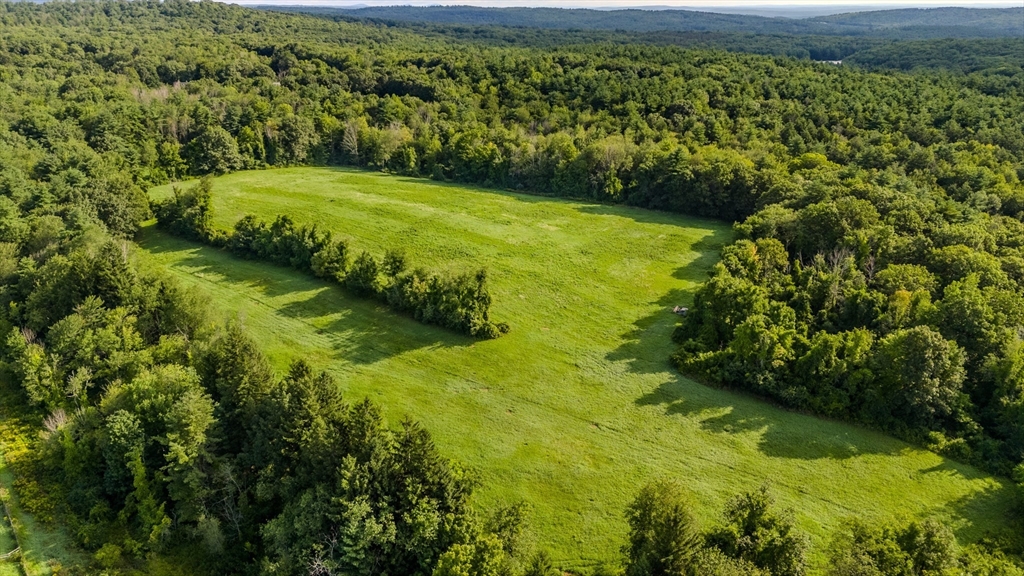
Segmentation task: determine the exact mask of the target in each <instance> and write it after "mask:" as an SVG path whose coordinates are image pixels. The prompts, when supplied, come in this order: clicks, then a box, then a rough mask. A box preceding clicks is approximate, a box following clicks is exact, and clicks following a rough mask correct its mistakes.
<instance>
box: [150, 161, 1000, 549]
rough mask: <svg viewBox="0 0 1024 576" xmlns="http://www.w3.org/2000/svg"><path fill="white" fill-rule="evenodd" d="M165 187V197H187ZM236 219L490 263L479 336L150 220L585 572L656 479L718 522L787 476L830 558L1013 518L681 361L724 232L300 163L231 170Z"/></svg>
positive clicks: (220, 185)
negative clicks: (851, 531)
mask: <svg viewBox="0 0 1024 576" xmlns="http://www.w3.org/2000/svg"><path fill="white" fill-rule="evenodd" d="M168 191H169V188H167V187H164V188H161V189H157V190H155V191H154V192H153V194H154V195H156V196H159V195H162V194H167V193H168ZM214 206H215V210H216V222H217V225H218V226H220V227H223V228H228V227H230V226H231V225H232V224H233V223H234V222H235V221H236V220H238V219H239V218H240V217H242V216H243V215H244V214H246V213H254V214H257V215H258V216H260V217H261V218H263V219H266V220H272V219H273V218H274V216H275V215H277V214H280V213H283V214H288V215H289V216H291V217H292V218H293V219H294V220H295V221H296V222H298V223H318V224H320V225H322V226H324V227H326V228H327V229H330V230H332V231H334V232H335V233H337V234H341V235H342V236H345V237H349V238H351V240H352V245H353V246H354V247H355V248H356V249H357V250H359V249H363V248H366V249H368V250H370V251H372V252H375V253H377V254H378V255H379V254H381V253H383V251H384V250H385V249H386V248H388V247H397V246H402V247H404V248H405V249H406V250H407V253H408V256H409V258H410V261H411V263H412V264H413V265H424V266H427V267H430V268H447V267H450V268H451V269H453V270H473V269H476V268H478V267H480V266H484V267H486V268H487V269H488V271H489V273H490V279H491V292H492V295H493V297H494V305H493V307H492V317H493V318H494V319H495V320H498V321H507V322H509V323H510V324H511V325H512V332H511V333H510V334H508V335H507V336H505V337H503V338H500V339H498V340H494V341H475V340H472V339H470V338H466V337H461V336H457V335H453V334H451V333H449V332H446V331H444V330H441V329H437V328H434V327H429V326H423V325H421V324H418V323H416V322H415V321H413V320H412V319H410V318H406V317H403V316H399V315H396V314H394V313H392V312H389V311H388V310H386V309H385V308H384V307H382V306H377V305H376V304H374V303H372V302H370V301H367V300H362V299H359V298H355V297H352V296H349V295H348V294H347V293H345V292H344V291H343V290H341V289H340V288H338V287H336V286H333V285H330V284H327V283H325V282H323V281H320V280H316V279H313V278H311V277H306V276H304V275H302V274H300V273H297V272H294V271H292V270H289V269H284V268H278V267H274V266H270V265H267V264H265V263H260V262H254V261H245V260H241V259H238V258H235V257H233V256H231V255H229V254H227V253H225V252H220V251H217V250H215V249H211V248H207V247H203V246H200V245H197V244H194V243H190V242H186V241H182V240H178V239H176V238H173V237H170V236H168V235H165V234H162V233H159V232H157V231H156V230H155V229H154V228H153V227H148V228H146V229H145V230H144V231H143V233H142V235H141V237H140V243H141V244H142V246H143V248H144V252H143V253H142V255H141V257H142V258H144V259H145V260H148V261H150V262H152V263H155V264H157V265H161V266H163V267H165V268H166V269H167V270H169V271H171V272H172V273H173V274H174V275H176V276H177V277H179V278H180V279H182V281H184V282H185V283H186V284H190V285H198V286H200V287H201V288H202V289H203V290H204V291H205V292H206V293H208V294H209V295H210V296H211V299H212V302H213V306H214V308H215V309H216V310H217V311H218V312H219V313H222V314H224V315H225V316H229V315H236V314H237V315H238V316H239V317H241V318H242V319H243V321H244V323H245V325H246V326H247V328H248V329H249V331H250V333H251V334H252V335H253V336H254V337H256V338H257V339H258V340H259V341H260V342H261V344H262V345H263V347H264V350H265V351H266V352H267V353H268V354H269V355H270V356H271V358H272V359H273V360H274V362H275V364H276V365H277V366H278V367H279V368H281V369H283V368H284V367H285V365H286V363H287V362H288V360H289V359H292V358H295V357H297V356H300V355H301V356H305V357H306V358H308V359H309V360H310V361H311V362H312V363H313V364H314V365H316V366H318V367H321V368H324V369H326V370H328V371H329V372H330V373H332V374H333V375H334V376H335V377H336V378H337V379H338V381H339V382H340V385H341V386H342V387H343V389H344V390H345V392H346V394H347V395H348V397H349V398H350V399H352V400H355V399H359V398H362V397H364V396H369V397H370V398H372V399H374V400H375V401H376V402H378V403H380V404H381V405H383V406H384V407H385V409H386V413H387V414H388V417H389V420H390V421H392V422H397V421H398V420H399V419H400V418H401V417H403V416H404V415H410V416H412V417H413V418H415V419H417V420H419V421H421V422H422V423H423V424H424V425H425V426H426V427H427V428H428V429H429V430H430V431H431V432H432V433H433V434H434V436H435V438H436V440H437V442H438V444H439V446H440V447H441V450H442V452H444V453H445V454H448V455H450V456H451V457H453V458H456V459H458V460H460V461H461V462H464V463H466V464H468V465H470V466H472V467H474V468H475V469H477V470H478V471H479V475H480V478H481V480H482V486H481V489H480V491H479V492H478V494H479V500H480V502H481V504H483V505H484V506H486V505H490V504H493V503H496V502H508V501H512V500H518V499H525V500H526V501H528V502H530V503H531V504H532V506H533V512H532V514H531V523H532V532H533V535H534V537H535V539H536V540H537V543H538V544H539V545H541V546H545V547H548V548H549V549H550V550H551V551H552V553H553V555H554V557H555V558H556V559H557V560H558V561H559V563H560V564H561V565H563V566H565V567H575V566H580V565H584V564H594V563H597V562H602V561H608V560H612V559H614V558H615V556H616V554H617V553H618V549H619V546H620V545H621V544H622V542H623V536H624V533H625V523H624V522H623V520H622V511H623V508H624V507H625V505H626V503H627V502H628V501H629V499H630V498H631V497H632V496H633V495H634V493H635V492H636V490H637V489H638V487H639V485H640V484H642V483H643V482H645V481H646V480H648V479H652V478H657V477H663V476H675V477H678V478H679V479H681V480H682V481H683V482H684V483H685V484H686V485H688V486H689V487H690V488H691V490H692V491H693V493H694V496H695V499H696V500H697V501H698V502H699V504H700V506H701V511H702V514H703V519H704V521H705V522H707V523H710V522H713V521H714V520H715V519H716V516H717V514H718V512H719V510H720V509H721V505H722V504H723V502H724V501H725V499H726V498H728V497H729V496H731V495H733V494H735V493H737V492H739V491H741V490H748V489H751V488H754V487H756V486H758V485H759V484H760V483H762V482H763V481H765V480H770V481H771V482H772V483H773V484H774V489H775V492H776V494H777V495H778V497H779V499H780V500H781V501H782V502H783V503H784V504H787V505H792V506H794V507H796V508H797V510H798V514H797V517H798V520H799V523H800V525H801V527H802V528H803V529H804V530H806V531H807V532H808V533H810V534H811V535H812V538H813V539H814V546H815V558H816V559H817V560H820V559H821V554H822V553H823V552H824V550H825V545H826V541H825V540H824V538H826V537H827V535H828V533H829V532H830V530H831V529H832V528H834V527H835V525H836V524H837V523H838V522H839V521H841V520H842V519H843V518H845V517H848V516H850V515H854V514H856V515H862V516H865V517H868V518H881V517H887V516H889V515H890V513H893V512H894V511H896V510H899V511H900V512H901V513H903V514H907V515H913V516H919V517H920V516H927V515H936V516H940V517H943V518H944V519H946V520H948V521H950V522H952V523H953V525H954V527H955V528H956V530H957V533H958V535H959V536H960V537H961V538H962V539H964V540H971V539H975V538H977V537H980V536H982V535H984V534H985V533H987V532H990V531H999V530H1002V529H1004V528H1005V526H1006V521H1007V518H1006V514H1007V513H1008V510H1009V509H1010V508H1011V502H1012V494H1011V492H1012V490H1011V488H1010V486H1009V484H1008V483H1003V482H1002V481H999V480H996V479H992V478H990V477H988V476H986V475H984V474H982V473H980V472H978V471H976V470H974V469H973V468H970V467H968V466H964V465H960V464H958V463H955V462H952V461H949V460H946V459H944V458H941V457H939V456H936V455H935V454H932V453H930V452H926V451H923V450H919V449H916V448H913V447H910V446H908V445H906V444H904V443H902V442H898V441H896V440H893V439H891V438H888V437H886V436H884V435H882V434H878V433H874V432H870V431H866V430H863V429H861V428H857V427H854V426H849V425H846V424H841V423H835V422H829V421H824V420H821V419H817V418H813V417H810V416H806V415H802V414H795V413H791V412H786V411H784V410H780V409H777V408H774V407H772V406H770V405H768V404H766V403H764V402H761V401H759V400H756V399H753V398H750V397H747V396H743V395H740V394H735V393H731V392H728V391H722V390H716V389H712V388H708V387H705V386H702V385H700V384H697V383H695V382H693V381H691V380H688V379H686V378H684V377H682V376H680V375H679V374H678V373H676V372H675V371H674V370H673V369H672V367H671V366H670V364H669V362H668V356H669V354H670V353H671V351H672V344H671V342H670V340H669V335H670V333H671V331H672V329H673V327H674V325H675V323H676V317H675V316H673V315H672V314H671V313H670V312H669V311H668V308H669V307H670V306H671V305H673V304H687V303H689V302H690V300H691V298H692V293H693V290H694V289H695V288H696V286H697V285H698V284H699V283H700V282H701V281H703V280H704V278H706V272H707V270H708V269H709V268H710V267H711V266H712V265H713V263H714V262H715V259H716V257H717V254H718V251H719V248H720V247H721V245H722V244H723V243H725V242H728V241H729V239H730V238H731V235H730V231H729V227H728V226H727V225H725V224H722V223H716V222H712V221H706V220H697V219H690V218H685V217H681V216H677V215H668V214H662V213H657V212H650V211H644V210H639V209H631V208H626V207H610V206H603V205H596V204H587V203H579V202H565V201H558V200H552V199H546V198H538V197H533V196H525V195H518V194H511V193H500V192H492V191H483V190H479V189H474V188H470V187H461V186H452V185H444V184H438V183H433V182H429V181H424V180H416V179H409V178H397V177H392V176H386V175H382V174H374V173H365V172H358V171H348V170H338V169H325V168H296V169H284V170H274V171H264V172H248V173H237V174H232V175H229V176H225V177H222V178H219V179H217V180H216V182H215V184H214Z"/></svg>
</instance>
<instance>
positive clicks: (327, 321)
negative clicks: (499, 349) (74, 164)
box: [137, 228, 476, 364]
mask: <svg viewBox="0 0 1024 576" xmlns="http://www.w3.org/2000/svg"><path fill="white" fill-rule="evenodd" d="M137 241H138V243H139V245H140V246H142V247H143V248H144V249H146V250H147V251H149V252H150V253H152V254H157V255H159V254H162V253H184V254H186V256H184V257H180V258H177V259H176V260H175V266H176V267H181V268H184V269H187V270H188V272H189V273H190V274H192V275H194V276H197V277H200V278H202V277H204V276H214V277H216V279H215V281H216V282H217V283H218V284H222V285H226V286H228V287H229V288H230V289H232V290H234V291H236V292H239V293H244V292H251V291H255V292H257V293H258V295H259V296H265V297H267V298H276V297H280V296H285V295H288V294H297V293H309V294H310V295H309V297H306V298H299V299H295V300H292V301H290V302H287V303H285V304H283V305H281V306H273V313H274V314H276V315H280V316H282V317H284V318H289V319H292V320H295V321H299V322H302V323H303V324H306V329H307V330H309V332H310V333H314V334H316V335H317V337H318V338H320V339H322V340H323V341H324V342H325V343H327V345H328V346H329V347H330V349H332V350H333V353H334V357H335V358H337V359H340V360H344V361H347V362H350V363H353V364H372V363H375V362H378V361H381V360H384V359H386V358H389V357H392V356H397V355H400V354H404V353H406V352H410V351H412V350H416V349H420V348H436V347H460V346H471V345H472V344H473V343H474V342H476V340H475V339H473V338H471V337H469V336H464V335H461V334H455V333H452V332H449V331H447V330H444V329H442V328H438V327H434V326H426V325H423V324H421V323H419V322H417V321H416V320H414V319H413V318H410V317H408V316H404V315H401V314H398V313H396V312H393V311H392V310H390V309H388V308H387V306H385V305H383V304H381V303H379V302H377V301H375V300H372V299H364V298H359V297H356V296H352V295H350V294H347V293H346V292H345V291H344V290H343V289H342V288H341V287H339V286H337V285H335V284H332V283H329V282H326V281H324V280H320V279H317V278H313V277H311V276H307V275H305V274H303V273H302V272H298V271H296V270H293V269H291V268H286V267H282V266H277V265H274V264H270V263H266V262H260V261H256V260H246V259H242V258H238V257H236V256H234V255H232V254H230V253H228V252H225V251H222V250H217V249H215V248H211V247H209V246H203V245H201V244H197V243H195V242H190V241H187V240H181V239H179V238H175V237H173V236H170V235H168V234H165V233H162V232H159V231H157V230H155V229H152V228H149V229H145V230H143V232H142V233H140V235H139V237H138V239H137ZM200 289H201V286H200ZM253 299H254V300H256V301H258V302H260V303H261V304H264V305H266V306H271V305H270V304H267V303H265V302H261V301H260V300H259V299H258V298H253Z"/></svg>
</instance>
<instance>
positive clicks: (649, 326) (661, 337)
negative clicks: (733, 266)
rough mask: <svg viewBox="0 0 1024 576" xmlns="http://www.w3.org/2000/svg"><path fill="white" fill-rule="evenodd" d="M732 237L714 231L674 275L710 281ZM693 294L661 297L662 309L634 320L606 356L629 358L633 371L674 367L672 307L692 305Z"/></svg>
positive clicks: (674, 319)
mask: <svg viewBox="0 0 1024 576" xmlns="http://www.w3.org/2000/svg"><path fill="white" fill-rule="evenodd" d="M729 238H730V235H729V234H728V233H727V232H726V231H725V230H718V229H716V230H713V231H712V233H711V234H710V235H708V236H705V237H704V238H702V239H701V240H700V241H699V242H697V243H696V244H694V245H693V248H692V250H693V251H694V252H697V254H698V255H697V257H696V258H694V259H693V260H691V261H690V262H688V263H687V264H686V265H684V266H680V267H679V268H677V269H676V270H675V272H673V273H672V277H673V278H676V279H678V280H686V281H689V282H694V283H697V284H700V283H703V282H704V281H705V280H707V278H708V273H709V272H710V271H711V267H712V266H714V265H715V263H716V262H718V259H719V255H720V254H719V253H720V252H721V249H722V246H723V245H725V243H726V242H727V241H728V240H729ZM693 294H694V291H693V290H690V289H675V290H671V291H669V292H668V293H667V294H665V295H664V296H662V297H661V298H659V299H658V300H657V301H656V302H654V304H657V305H658V309H657V310H656V311H654V312H653V313H652V314H649V315H647V316H644V317H643V318H640V319H639V320H637V321H636V322H634V323H633V327H632V328H630V330H629V331H627V332H626V333H625V334H623V335H622V336H621V338H622V340H623V343H622V344H621V345H620V346H619V347H618V348H616V349H615V350H612V351H611V352H609V353H608V355H607V356H606V359H607V360H609V361H612V362H618V361H623V360H625V361H627V362H628V363H629V370H630V371H631V372H633V373H637V374H651V373H657V372H664V371H665V370H666V369H670V368H668V364H669V359H668V355H667V354H666V352H665V347H666V344H671V338H672V331H673V330H674V329H675V327H676V324H678V319H679V317H678V316H676V315H674V314H673V313H672V307H673V306H678V305H682V306H690V305H692V304H693Z"/></svg>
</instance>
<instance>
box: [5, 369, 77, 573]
mask: <svg viewBox="0 0 1024 576" xmlns="http://www.w3.org/2000/svg"><path fill="white" fill-rule="evenodd" d="M18 402H19V401H18V400H17V398H16V396H15V395H13V394H12V393H11V391H10V390H8V389H7V387H6V386H4V385H0V492H2V494H0V496H2V498H3V499H4V500H5V501H6V503H7V506H8V508H9V510H10V512H11V516H12V520H13V526H12V525H10V524H8V523H7V522H6V520H4V521H2V522H0V553H6V552H9V551H11V550H13V549H14V548H15V546H16V544H15V534H14V532H17V541H18V542H20V544H21V557H22V558H21V560H19V559H18V558H17V557H15V558H13V559H10V560H8V561H0V576H47V575H49V574H53V573H54V572H55V571H56V569H57V568H59V567H60V566H70V565H75V564H81V562H82V561H83V559H84V556H83V555H82V553H81V552H79V551H78V550H77V548H76V547H75V545H74V542H73V540H72V538H71V535H70V534H68V533H66V532H65V531H64V530H63V529H62V528H60V527H59V526H55V525H54V524H55V522H54V521H53V518H52V515H53V511H52V509H51V506H50V505H49V503H48V501H47V499H46V496H45V494H46V490H47V489H46V488H44V487H43V486H42V485H40V484H39V483H38V482H37V478H35V477H34V475H33V472H32V470H33V469H34V464H33V460H34V459H35V458H36V456H37V452H36V451H37V450H38V446H37V442H36V439H37V438H38V434H39V425H38V422H27V421H25V420H23V419H21V418H19V417H17V416H14V414H13V412H14V411H13V410H10V409H9V408H10V406H13V405H16V404H17V403H18ZM29 501H32V502H35V503H36V504H38V505H39V506H42V507H43V508H42V509H40V510H41V511H42V513H43V515H45V516H47V517H50V520H47V521H46V523H45V524H44V523H43V522H40V520H39V519H38V518H37V517H36V516H35V515H33V514H30V513H29V512H28V511H27V510H26V508H30V509H33V510H35V509H34V508H31V507H30V506H28V505H27V504H26V503H27V502H29ZM0 513H2V511H0Z"/></svg>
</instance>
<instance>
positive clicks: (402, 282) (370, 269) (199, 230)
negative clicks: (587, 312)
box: [153, 179, 509, 338]
mask: <svg viewBox="0 0 1024 576" xmlns="http://www.w3.org/2000/svg"><path fill="white" fill-rule="evenodd" d="M153 211H154V212H155V213H156V218H157V224H158V225H159V226H160V227H161V228H164V229H166V230H168V231H170V232H172V233H174V234H177V235H179V236H183V237H185V238H190V239H193V240H198V241H201V242H207V243H209V244H212V245H214V246H219V247H226V248H228V249H229V250H231V251H232V252H234V253H235V254H238V255H239V256H242V257H245V258H256V259H260V260H267V261H269V262H273V263H275V264H280V265H282V266H291V267H292V268H294V269H296V270H300V271H302V272H305V273H307V274H313V275H315V276H317V277H318V278H323V279H325V280H330V281H332V282H337V283H339V284H341V285H342V286H344V287H346V288H348V289H349V290H350V291H352V292H353V293H355V294H358V295H360V296H366V297H371V298H376V299H378V300H380V301H382V302H384V303H386V304H388V305H389V306H391V307H392V308H394V309H395V310H398V311H400V312H405V313H407V314H410V315H412V316H413V317H414V318H415V319H416V320H418V321H420V322H423V323H424V324H435V325H438V326H443V327H445V328H448V329H450V330H454V331H456V332H461V333H463V334H468V335H470V336H475V337H478V338H497V337H499V336H501V335H502V334H505V333H507V332H508V331H509V326H508V324H506V323H504V322H492V321H491V319H490V307H491V295H490V292H488V290H487V272H486V271H485V270H483V269H481V270H480V271H479V272H477V273H476V274H458V275H442V274H436V273H432V272H429V271H427V270H424V269H423V268H416V269H412V270H410V269H409V266H408V262H407V261H406V257H405V254H404V253H403V252H401V251H397V250H389V251H388V252H387V253H386V254H385V255H384V258H383V260H378V259H377V258H376V257H374V256H373V255H372V254H370V253H369V252H366V251H363V252H361V253H360V254H359V255H358V256H356V257H355V259H353V258H352V257H351V248H350V247H349V245H348V242H347V241H345V240H338V239H335V238H334V237H333V235H332V234H331V232H329V231H327V232H321V231H320V230H319V228H318V227H317V226H316V225H313V226H296V225H295V223H294V222H293V221H292V220H291V218H289V217H288V216H283V215H282V216H278V217H277V219H276V220H274V222H273V223H271V224H270V225H267V223H266V222H262V221H260V220H258V219H257V218H256V217H255V216H252V215H248V216H245V217H243V218H242V219H241V220H239V221H238V222H236V223H235V226H234V230H233V231H231V232H224V231H221V230H217V229H216V228H215V227H214V226H213V214H212V205H211V196H210V180H209V179H203V180H202V181H201V182H200V183H199V184H197V185H195V186H193V187H191V188H189V189H187V190H184V191H181V190H179V189H178V188H177V187H175V188H174V193H173V195H172V196H171V197H169V198H167V199H165V200H163V201H159V202H155V203H154V205H153Z"/></svg>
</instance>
